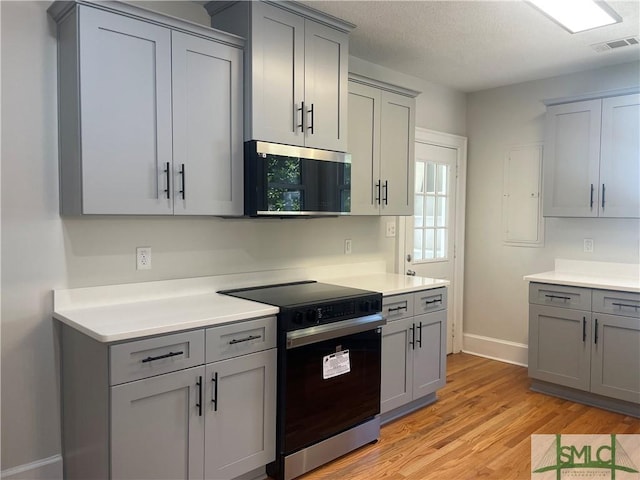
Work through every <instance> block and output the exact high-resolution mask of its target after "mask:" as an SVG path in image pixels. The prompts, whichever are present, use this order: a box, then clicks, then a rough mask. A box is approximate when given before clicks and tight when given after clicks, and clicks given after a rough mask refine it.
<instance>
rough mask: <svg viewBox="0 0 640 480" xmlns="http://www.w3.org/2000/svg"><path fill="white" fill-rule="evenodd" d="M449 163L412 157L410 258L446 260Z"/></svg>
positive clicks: (421, 260)
mask: <svg viewBox="0 0 640 480" xmlns="http://www.w3.org/2000/svg"><path fill="white" fill-rule="evenodd" d="M448 183H449V165H446V164H440V163H435V162H430V161H426V160H424V161H422V160H419V159H418V160H416V190H415V199H414V201H415V204H414V218H413V235H414V239H413V261H414V262H429V261H438V260H446V259H447V257H448V252H447V238H448V235H449V225H448V219H447V218H448V209H449V198H448V195H449V192H448Z"/></svg>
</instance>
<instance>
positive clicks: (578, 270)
mask: <svg viewBox="0 0 640 480" xmlns="http://www.w3.org/2000/svg"><path fill="white" fill-rule="evenodd" d="M555 267H556V269H555V270H551V271H549V272H543V273H536V274H533V275H526V276H525V277H524V279H525V280H527V281H529V282H539V283H551V284H555V285H569V286H574V287H586V288H597V289H603V290H618V291H622V292H640V269H639V267H638V265H635V264H617V263H607V262H585V261H574V260H563V259H557V260H556V264H555Z"/></svg>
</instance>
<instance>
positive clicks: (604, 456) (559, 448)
mask: <svg viewBox="0 0 640 480" xmlns="http://www.w3.org/2000/svg"><path fill="white" fill-rule="evenodd" d="M540 436H542V435H540ZM533 437H538V435H534V436H533ZM545 437H547V436H546V435H545ZM554 437H555V438H554V439H553V440H552V441H551V444H550V445H549V447H548V448H547V449H546V451H545V453H544V455H543V456H542V458H541V459H540V460H539V461H538V463H537V465H535V466H534V470H533V473H544V472H549V471H554V470H555V472H556V479H557V480H561V478H562V471H563V470H572V469H573V470H575V469H591V470H593V469H603V470H609V472H610V477H609V478H611V479H612V480H615V478H616V471H622V472H628V473H638V467H637V466H636V465H635V464H634V463H633V461H632V460H631V458H630V457H629V455H628V454H627V452H626V451H625V449H624V448H623V447H622V445H621V444H620V442H619V440H618V439H617V438H616V435H615V434H612V435H607V436H605V435H592V436H589V437H598V438H600V437H609V438H608V440H609V441H606V442H602V441H600V442H592V444H585V443H584V442H578V444H577V445H576V444H571V443H570V442H569V441H566V440H565V443H566V444H564V445H563V444H562V441H561V436H560V435H555V436H554ZM565 437H566V436H565ZM569 437H577V435H569ZM532 441H533V439H532ZM532 452H533V444H532ZM585 478H586V477H585Z"/></svg>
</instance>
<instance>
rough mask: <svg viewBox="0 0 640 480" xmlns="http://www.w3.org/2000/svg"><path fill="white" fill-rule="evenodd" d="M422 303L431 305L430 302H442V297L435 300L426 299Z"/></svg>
mask: <svg viewBox="0 0 640 480" xmlns="http://www.w3.org/2000/svg"><path fill="white" fill-rule="evenodd" d="M424 303H425V304H426V305H431V304H432V303H442V298H438V299H436V300H426V301H425V302H424Z"/></svg>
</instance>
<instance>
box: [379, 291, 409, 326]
mask: <svg viewBox="0 0 640 480" xmlns="http://www.w3.org/2000/svg"><path fill="white" fill-rule="evenodd" d="M382 315H383V316H384V317H385V318H386V319H387V321H388V322H391V321H393V320H400V319H401V318H407V317H412V316H413V294H412V293H407V294H404V295H393V296H391V297H384V298H383V299H382Z"/></svg>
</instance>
